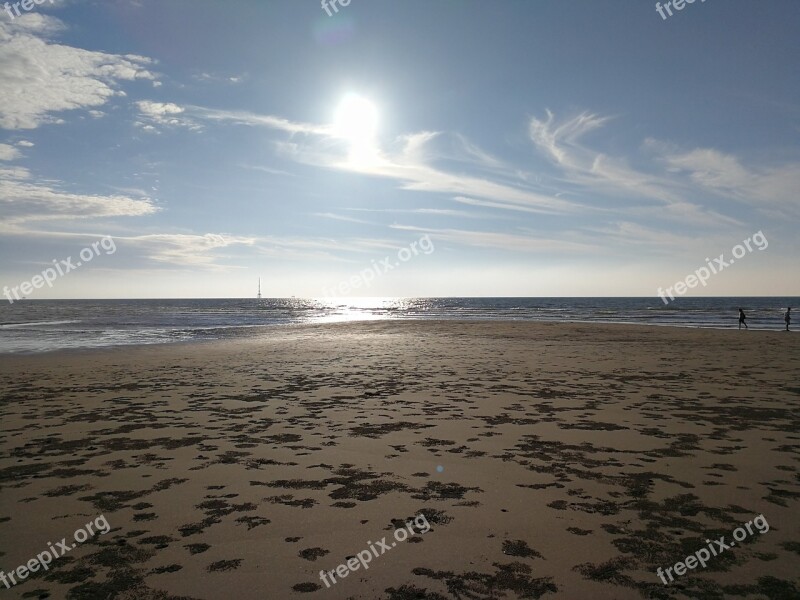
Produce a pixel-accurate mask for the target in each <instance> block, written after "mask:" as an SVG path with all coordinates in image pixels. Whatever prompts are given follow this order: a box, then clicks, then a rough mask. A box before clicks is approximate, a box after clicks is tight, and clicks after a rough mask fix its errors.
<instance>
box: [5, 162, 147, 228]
mask: <svg viewBox="0 0 800 600" xmlns="http://www.w3.org/2000/svg"><path fill="white" fill-rule="evenodd" d="M0 175H5V176H6V177H7V178H6V179H2V180H0V216H2V219H3V221H5V222H6V225H8V226H12V227H18V226H19V225H21V224H23V223H29V222H33V221H52V220H58V221H63V220H64V219H93V218H103V217H133V216H143V215H149V214H153V213H155V212H156V211H157V210H158V208H157V207H156V206H155V205H154V204H153V203H152V201H151V200H150V199H148V198H145V199H134V198H129V197H127V196H98V195H88V194H73V193H69V192H63V191H61V190H58V189H56V188H54V187H52V186H51V185H48V184H45V183H31V182H29V181H23V179H28V177H29V175H30V174H29V173H28V172H27V171H24V170H23V172H21V173H16V175H17V176H16V177H14V175H15V174H14V173H0Z"/></svg>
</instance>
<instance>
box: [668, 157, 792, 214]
mask: <svg viewBox="0 0 800 600" xmlns="http://www.w3.org/2000/svg"><path fill="white" fill-rule="evenodd" d="M663 158H664V161H665V162H666V164H667V165H668V166H669V167H670V168H672V169H673V170H674V171H676V172H678V173H682V174H687V175H688V177H689V178H690V180H691V181H692V182H693V183H694V184H695V185H696V186H698V187H700V188H702V189H704V190H707V191H711V192H714V193H715V194H718V195H721V196H724V197H727V198H734V199H736V200H738V201H740V202H742V203H747V204H750V205H754V206H756V207H757V208H767V209H768V210H774V209H779V210H784V211H788V212H790V213H794V214H798V203H797V190H798V189H800V164H796V163H795V164H786V165H780V166H773V167H745V166H744V165H743V164H742V163H741V161H740V160H739V159H738V158H737V157H735V156H732V155H730V154H725V153H723V152H720V151H718V150H714V149H711V148H696V149H694V150H690V151H687V152H673V153H670V154H666V155H665V156H664V157H663Z"/></svg>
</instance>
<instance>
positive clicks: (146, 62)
mask: <svg viewBox="0 0 800 600" xmlns="http://www.w3.org/2000/svg"><path fill="white" fill-rule="evenodd" d="M62 28H63V24H62V23H61V21H59V20H58V19H56V18H54V17H50V16H46V15H42V14H38V13H30V14H26V15H23V16H22V17H18V18H17V19H15V20H14V21H13V22H10V23H9V22H7V21H0V127H2V128H5V129H35V128H37V127H39V126H40V125H42V124H45V123H59V122H63V121H62V120H61V119H60V118H58V117H56V116H54V113H58V112H61V111H69V110H81V109H89V108H94V107H97V106H102V105H103V104H105V103H107V102H108V101H109V100H110V99H111V98H113V97H114V96H116V95H119V94H120V92H119V91H118V89H117V84H118V83H119V82H120V81H134V80H138V79H145V80H151V81H152V80H154V79H155V75H154V74H153V73H152V72H150V71H149V70H148V69H149V67H150V65H151V64H152V61H151V60H150V59H148V58H145V57H143V56H136V55H126V56H120V55H118V54H108V53H105V52H97V51H91V50H83V49H81V48H74V47H71V46H65V45H62V44H57V43H53V42H51V41H50V40H49V39H48V38H49V36H51V35H53V34H55V33H57V32H58V31H59V30H61V29H62Z"/></svg>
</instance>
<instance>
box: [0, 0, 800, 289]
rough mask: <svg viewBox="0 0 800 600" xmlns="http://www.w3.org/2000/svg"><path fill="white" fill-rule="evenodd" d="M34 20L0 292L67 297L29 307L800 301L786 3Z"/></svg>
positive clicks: (140, 3)
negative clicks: (183, 301) (710, 270)
mask: <svg viewBox="0 0 800 600" xmlns="http://www.w3.org/2000/svg"><path fill="white" fill-rule="evenodd" d="M40 2H41V3H40V4H35V3H33V1H32V0H30V3H29V4H27V6H28V8H29V10H25V6H22V5H18V6H17V8H16V9H15V8H14V7H13V6H12V5H10V4H9V5H7V7H6V8H5V9H4V10H2V11H0V286H8V287H9V288H11V287H14V286H20V285H21V284H22V283H24V282H30V281H32V280H33V278H34V277H35V276H37V275H40V274H41V273H42V272H43V271H44V270H45V269H48V268H53V267H54V265H57V266H58V267H59V268H60V267H61V266H62V265H64V267H63V269H60V270H61V271H66V272H64V273H63V274H59V276H58V278H57V279H55V280H54V281H52V282H51V283H52V285H43V284H41V280H40V281H39V282H38V283H39V287H38V288H37V289H34V290H33V291H32V292H31V293H30V294H29V297H30V298H42V299H46V298H170V297H172V298H190V297H211V298H222V297H253V296H255V294H256V291H257V286H258V279H259V278H261V286H262V292H263V294H264V296H265V297H289V296H298V297H318V296H326V295H334V296H335V295H349V296H652V297H656V295H657V290H659V288H667V287H670V286H674V284H675V283H676V282H678V281H681V280H685V279H686V277H687V276H688V275H690V274H692V273H695V272H696V271H697V270H698V269H699V268H701V267H705V266H706V265H708V263H709V262H711V263H712V264H713V263H714V262H715V259H716V258H717V257H721V258H723V260H724V261H725V262H726V263H729V262H730V259H731V258H732V257H733V256H734V254H736V255H737V256H736V259H735V264H729V265H728V266H727V267H725V268H724V270H720V271H719V272H718V273H716V274H713V275H712V276H711V277H709V278H707V281H706V282H705V285H695V286H694V287H693V288H692V289H688V291H687V292H686V295H688V296H727V295H800V269H798V260H797V257H798V254H799V253H798V251H800V236H798V228H799V227H800V196H799V194H800V78H799V77H798V76H797V75H798V71H797V68H798V64H800V36H798V35H797V32H798V31H799V30H800V3H798V2H797V0H764V1H761V2H758V3H756V2H752V1H749V0H725V1H724V2H723V1H722V0H705V1H702V0H697V1H696V2H694V3H692V4H685V5H684V6H683V8H682V10H680V11H678V10H675V9H674V8H673V7H670V11H671V12H672V16H669V14H668V12H669V11H664V10H663V9H662V10H661V13H663V14H664V17H662V16H661V14H660V13H659V11H658V10H657V8H656V3H654V2H650V1H649V0H646V1H645V0H637V1H636V2H620V1H619V0H491V1H490V0H483V1H480V0H351V1H350V3H349V4H348V5H347V6H344V5H342V3H341V0H339V2H338V3H334V0H327V8H326V7H325V6H323V5H321V4H320V2H319V1H318V0H229V1H228V0H226V1H220V0H214V1H210V0H208V1H207V0H157V1H156V0H102V1H100V0H87V1H81V0H44V1H42V0H40ZM1 4H2V3H0V5H1ZM661 4H662V5H663V4H664V3H661ZM17 12H18V13H19V14H18V15H17V14H16V13H17ZM329 13H330V16H329ZM665 17H666V18H665ZM109 238H110V239H109ZM101 240H106V241H105V242H103V245H102V246H101V245H99V244H98V242H100V241H101ZM112 240H113V243H112ZM744 240H752V243H751V244H750V249H746V247H745V246H744V245H742V246H740V248H741V250H737V249H736V248H735V247H736V246H737V245H738V244H742V243H743V242H744ZM762 240H764V241H762ZM765 242H766V243H765ZM93 243H94V244H95V246H94V248H92V244H93ZM111 248H113V251H112V250H111ZM82 251H83V253H84V254H83V255H81V254H80V253H81V252H82ZM81 256H84V258H87V259H88V260H80V257H81ZM54 261H55V262H54ZM64 261H66V262H64ZM67 262H68V263H70V266H66V263H67ZM77 263H80V266H78V264H77ZM717 264H719V263H717ZM34 283H36V281H34ZM29 289H30V288H29Z"/></svg>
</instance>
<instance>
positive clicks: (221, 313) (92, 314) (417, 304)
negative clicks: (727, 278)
mask: <svg viewBox="0 0 800 600" xmlns="http://www.w3.org/2000/svg"><path fill="white" fill-rule="evenodd" d="M739 306H741V307H742V308H744V310H745V312H746V313H747V316H748V324H749V326H750V327H751V328H752V329H774V330H781V329H783V328H784V323H783V314H784V312H785V311H786V307H787V306H793V307H798V308H795V309H794V310H796V311H797V315H798V316H797V317H795V324H796V325H797V327H798V328H800V298H798V297H794V298H767V297H762V298H679V299H677V300H676V301H675V302H671V303H670V304H669V306H665V305H664V303H663V302H662V301H661V300H660V299H658V298H337V299H325V300H321V299H303V298H282V299H281V298H277V299H263V300H256V299H243V300H231V299H223V300H26V301H22V302H15V303H14V304H13V305H11V304H9V303H7V302H4V303H2V304H0V353H9V352H45V351H49V350H58V349H67V348H91V347H103V346H119V345H127V344H163V343H169V342H179V341H192V340H207V339H218V338H229V337H235V336H242V335H248V334H249V333H252V332H254V331H256V330H257V331H259V332H263V331H264V328H265V327H270V326H271V327H275V326H280V325H285V324H297V323H334V322H342V321H361V320H375V319H461V320H501V321H517V320H519V321H550V322H596V323H638V324H643V325H668V326H676V327H711V328H736V327H737V322H738V321H737V317H738V315H737V308H738V307H739Z"/></svg>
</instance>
